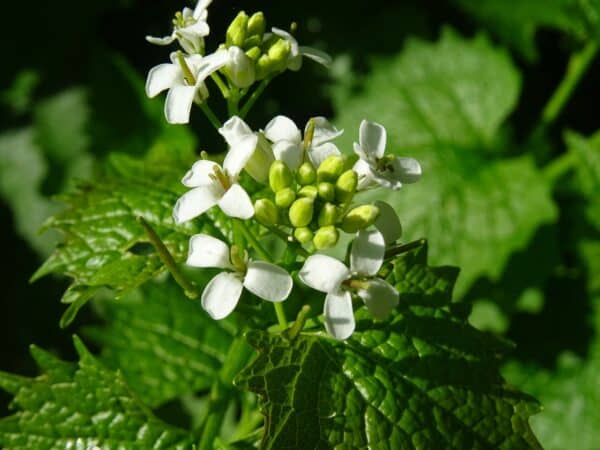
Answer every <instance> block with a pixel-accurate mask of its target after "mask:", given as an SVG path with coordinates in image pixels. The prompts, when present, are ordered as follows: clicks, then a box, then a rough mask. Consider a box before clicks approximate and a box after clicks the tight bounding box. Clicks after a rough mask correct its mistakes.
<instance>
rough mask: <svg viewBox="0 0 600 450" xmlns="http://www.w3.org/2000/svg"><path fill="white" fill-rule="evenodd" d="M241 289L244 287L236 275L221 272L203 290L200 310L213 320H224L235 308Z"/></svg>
mask: <svg viewBox="0 0 600 450" xmlns="http://www.w3.org/2000/svg"><path fill="white" fill-rule="evenodd" d="M243 289H244V285H243V284H242V281H241V280H240V279H239V277H238V275H237V274H235V273H231V272H221V273H220V274H218V275H216V276H215V277H214V278H213V279H212V280H210V281H209V283H208V284H207V285H206V287H205V288H204V292H202V308H204V310H205V311H206V312H207V313H208V315H209V316H210V317H212V318H213V319H215V320H221V319H224V318H225V317H227V316H228V315H229V314H231V312H232V311H233V310H234V309H235V307H236V306H237V304H238V301H239V300H240V296H241V295H242V290H243Z"/></svg>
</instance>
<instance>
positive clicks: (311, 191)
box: [298, 185, 319, 200]
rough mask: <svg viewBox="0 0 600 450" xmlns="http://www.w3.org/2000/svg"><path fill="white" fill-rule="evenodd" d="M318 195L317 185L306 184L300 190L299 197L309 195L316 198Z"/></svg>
mask: <svg viewBox="0 0 600 450" xmlns="http://www.w3.org/2000/svg"><path fill="white" fill-rule="evenodd" d="M317 195H319V191H318V189H317V187H316V186H312V185H311V186H304V187H303V188H302V189H300V190H299V191H298V197H308V198H310V199H313V200H316V198H317Z"/></svg>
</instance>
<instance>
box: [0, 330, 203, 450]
mask: <svg viewBox="0 0 600 450" xmlns="http://www.w3.org/2000/svg"><path fill="white" fill-rule="evenodd" d="M75 347H76V348H77V352H78V353H79V358H80V359H79V362H78V363H77V364H71V363H66V362H63V361H61V360H59V359H57V358H55V357H54V356H52V355H51V354H49V353H46V352H44V351H43V350H40V349H38V348H37V347H32V349H31V354H32V355H33V357H34V358H35V360H36V362H37V364H38V366H39V367H40V369H42V370H43V372H44V373H43V374H42V375H40V376H38V377H37V378H25V377H20V376H17V375H12V374H7V373H3V372H2V373H0V387H1V388H2V389H4V390H5V391H7V392H9V393H11V394H12V395H14V400H13V403H12V407H13V408H14V409H15V410H16V412H15V413H14V414H13V415H11V416H8V417H5V418H3V419H0V445H2V447H3V448H4V449H6V450H11V449H24V448H26V449H29V450H38V449H39V450H42V449H43V450H54V449H55V450H59V449H60V450H63V449H65V448H84V449H90V448H96V447H98V448H102V449H106V450H109V449H115V450H116V449H122V448H127V449H132V450H134V449H139V450H146V449H149V448H153V449H191V448H193V447H192V439H191V436H189V435H188V434H187V433H186V432H185V431H184V430H180V429H178V428H175V427H172V426H170V425H167V424H165V423H162V422H161V421H159V420H158V419H156V418H155V417H154V416H152V414H151V413H150V412H149V411H148V410H147V408H146V407H145V406H144V405H142V404H141V403H140V402H139V401H138V400H137V398H136V397H135V396H134V395H133V394H132V393H131V391H130V390H129V388H128V386H127V384H126V383H125V381H124V380H123V378H122V377H121V376H120V375H119V373H116V372H111V371H109V370H107V369H106V368H104V367H103V366H102V365H101V364H100V363H99V362H98V361H97V360H96V359H95V358H94V357H93V356H92V355H91V354H90V353H89V352H88V350H87V349H86V348H85V346H84V345H83V343H82V342H81V341H79V339H77V338H75ZM94 446H96V447H94Z"/></svg>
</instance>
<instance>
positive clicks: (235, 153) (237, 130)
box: [219, 116, 275, 183]
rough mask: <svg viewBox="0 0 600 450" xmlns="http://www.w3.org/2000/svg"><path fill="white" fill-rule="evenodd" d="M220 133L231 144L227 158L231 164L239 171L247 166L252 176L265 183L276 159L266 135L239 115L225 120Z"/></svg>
mask: <svg viewBox="0 0 600 450" xmlns="http://www.w3.org/2000/svg"><path fill="white" fill-rule="evenodd" d="M219 133H221V135H222V136H223V137H224V138H225V141H227V144H228V145H229V152H228V153H227V157H226V158H225V160H226V161H229V164H230V166H232V165H235V170H237V173H240V172H241V171H242V169H244V168H245V169H246V171H247V172H248V173H249V174H250V176H251V177H252V178H254V179H255V180H256V181H258V182H259V183H264V182H265V181H266V180H267V178H268V176H269V168H270V167H271V164H272V163H273V161H274V160H275V158H274V156H273V151H272V150H271V146H270V145H269V143H268V142H266V140H265V138H264V136H262V134H261V133H256V132H254V131H252V130H251V129H250V127H249V126H248V125H247V124H246V122H244V121H243V120H242V119H240V118H239V117H238V116H233V117H232V118H231V119H229V120H228V121H227V122H225V123H224V124H223V126H222V127H221V128H219ZM248 152H250V153H249V154H248Z"/></svg>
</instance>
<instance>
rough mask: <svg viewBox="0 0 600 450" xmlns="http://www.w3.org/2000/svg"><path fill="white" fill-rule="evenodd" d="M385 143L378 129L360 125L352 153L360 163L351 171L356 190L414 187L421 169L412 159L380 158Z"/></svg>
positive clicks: (374, 124) (382, 131)
mask: <svg viewBox="0 0 600 450" xmlns="http://www.w3.org/2000/svg"><path fill="white" fill-rule="evenodd" d="M386 140H387V134H386V131H385V128H384V127H383V126H382V125H380V124H378V123H375V122H369V121H367V120H363V121H362V122H361V124H360V131H359V141H360V143H356V142H355V143H354V152H355V153H356V154H357V155H358V156H359V157H360V159H359V160H358V161H356V163H355V164H354V168H353V169H354V171H355V172H356V173H357V174H358V189H359V190H364V189H369V188H371V187H373V186H376V185H380V186H383V187H387V188H391V189H400V188H401V187H402V185H403V184H409V183H415V182H416V181H418V180H419V178H420V177H421V166H420V164H419V162H418V161H417V160H416V159H414V158H402V157H399V156H393V155H392V156H384V152H385V145H386Z"/></svg>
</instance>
